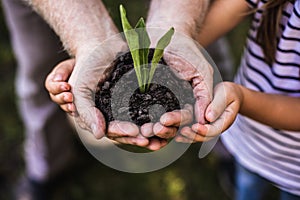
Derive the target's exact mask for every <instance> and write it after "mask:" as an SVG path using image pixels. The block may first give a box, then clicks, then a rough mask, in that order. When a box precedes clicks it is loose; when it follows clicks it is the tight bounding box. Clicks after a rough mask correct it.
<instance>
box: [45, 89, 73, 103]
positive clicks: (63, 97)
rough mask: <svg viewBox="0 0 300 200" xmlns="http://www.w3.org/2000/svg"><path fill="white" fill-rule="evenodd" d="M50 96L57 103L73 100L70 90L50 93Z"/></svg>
mask: <svg viewBox="0 0 300 200" xmlns="http://www.w3.org/2000/svg"><path fill="white" fill-rule="evenodd" d="M50 98H51V99H52V101H54V102H55V103H57V104H59V105H61V104H66V103H72V102H73V95H72V93H71V92H63V93H60V94H57V95H53V94H50Z"/></svg>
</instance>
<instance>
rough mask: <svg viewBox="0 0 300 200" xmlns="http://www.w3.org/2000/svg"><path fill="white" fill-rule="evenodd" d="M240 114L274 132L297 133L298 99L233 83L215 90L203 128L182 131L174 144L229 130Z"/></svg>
mask: <svg viewBox="0 0 300 200" xmlns="http://www.w3.org/2000/svg"><path fill="white" fill-rule="evenodd" d="M238 113H240V114H242V115H244V116H247V117H249V118H251V119H253V120H256V121H258V122H261V123H263V124H266V125H269V126H271V127H273V128H276V129H283V130H289V131H300V97H290V96H284V95H279V94H267V93H263V92H257V91H254V90H251V89H248V88H246V87H243V86H241V85H238V84H236V83H232V82H223V83H220V84H218V85H217V86H216V87H215V91H214V99H213V101H212V102H211V104H210V105H209V106H208V108H207V110H206V113H205V114H206V119H207V120H208V121H209V122H210V123H207V124H205V125H201V124H195V125H193V127H192V131H186V132H184V131H183V132H181V136H179V137H178V138H177V141H186V140H188V141H194V142H196V141H197V142H201V141H207V140H209V139H211V138H213V137H215V136H217V135H219V134H221V133H222V132H223V131H225V130H226V129H228V128H229V127H230V126H231V124H232V123H233V122H234V120H235V118H236V116H237V114H238Z"/></svg>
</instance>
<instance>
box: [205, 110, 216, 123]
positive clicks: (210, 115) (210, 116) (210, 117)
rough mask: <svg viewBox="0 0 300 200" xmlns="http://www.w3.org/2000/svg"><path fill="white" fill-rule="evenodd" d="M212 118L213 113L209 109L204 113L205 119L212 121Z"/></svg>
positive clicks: (213, 116)
mask: <svg viewBox="0 0 300 200" xmlns="http://www.w3.org/2000/svg"><path fill="white" fill-rule="evenodd" d="M214 118H215V115H214V113H213V112H212V111H209V112H208V113H207V115H206V119H207V120H208V121H210V122H212V121H213V120H214Z"/></svg>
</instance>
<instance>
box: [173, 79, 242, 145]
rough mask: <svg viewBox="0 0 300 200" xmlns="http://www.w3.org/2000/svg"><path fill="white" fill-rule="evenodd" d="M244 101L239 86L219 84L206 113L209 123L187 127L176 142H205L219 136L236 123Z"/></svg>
mask: <svg viewBox="0 0 300 200" xmlns="http://www.w3.org/2000/svg"><path fill="white" fill-rule="evenodd" d="M242 101H243V95H242V92H241V90H240V87H239V86H238V85H237V84H235V83H231V82H222V83H219V84H218V85H217V86H216V87H215V88H214V97H213V100H212V102H211V103H210V104H209V105H208V107H207V109H206V111H205V118H206V120H207V123H205V124H199V123H196V124H194V125H193V126H192V127H185V128H184V129H185V130H182V131H181V133H180V135H178V136H177V138H176V140H177V141H179V142H205V141H208V140H211V139H213V138H215V137H217V136H219V135H220V134H221V133H223V132H224V131H225V130H227V129H228V128H229V127H230V126H231V125H232V123H233V122H234V120H235V118H236V116H237V114H238V112H239V110H240V107H241V104H242Z"/></svg>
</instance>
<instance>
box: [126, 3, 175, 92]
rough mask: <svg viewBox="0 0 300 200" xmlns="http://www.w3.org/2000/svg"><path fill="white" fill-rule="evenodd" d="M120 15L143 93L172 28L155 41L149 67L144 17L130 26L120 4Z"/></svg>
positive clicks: (169, 39)
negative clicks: (133, 25)
mask: <svg viewBox="0 0 300 200" xmlns="http://www.w3.org/2000/svg"><path fill="white" fill-rule="evenodd" d="M120 15H121V22H122V27H123V31H124V34H125V38H126V40H127V44H128V47H129V50H130V53H131V56H132V59H133V65H134V70H135V73H136V76H137V80H138V85H139V88H140V91H141V93H145V92H147V90H148V89H149V86H150V83H151V81H152V79H153V76H154V73H155V70H156V67H157V65H158V62H159V61H160V59H161V58H162V57H163V53H164V49H165V48H166V47H167V46H168V44H169V43H170V41H171V38H172V36H173V34H174V28H173V27H172V28H170V30H169V31H168V32H167V33H165V34H164V35H163V36H162V37H161V38H160V40H159V41H158V42H157V45H156V48H155V50H154V54H153V58H152V61H151V65H150V69H149V68H148V55H149V47H150V44H151V41H150V37H149V34H148V33H147V30H146V25H145V21H144V19H143V18H140V19H139V21H138V22H137V24H136V26H135V27H134V28H132V26H131V25H130V23H129V21H128V19H127V17H126V10H125V8H124V7H123V5H120Z"/></svg>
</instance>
